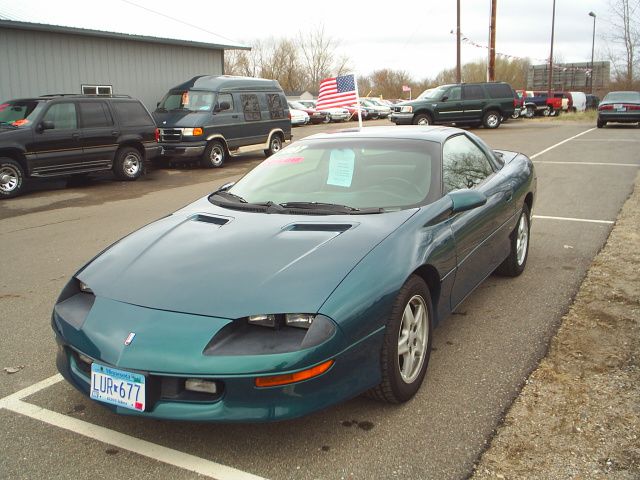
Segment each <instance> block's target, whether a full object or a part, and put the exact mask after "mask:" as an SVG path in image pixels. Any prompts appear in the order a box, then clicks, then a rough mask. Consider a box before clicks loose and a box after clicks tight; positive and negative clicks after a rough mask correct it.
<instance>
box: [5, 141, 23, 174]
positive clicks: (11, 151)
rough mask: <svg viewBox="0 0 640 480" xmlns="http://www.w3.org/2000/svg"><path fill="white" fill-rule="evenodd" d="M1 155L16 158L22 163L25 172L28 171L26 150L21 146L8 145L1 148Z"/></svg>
mask: <svg viewBox="0 0 640 480" xmlns="http://www.w3.org/2000/svg"><path fill="white" fill-rule="evenodd" d="M0 157H6V158H10V159H11V160H15V161H16V162H18V163H19V164H20V166H21V167H22V168H23V170H24V171H25V173H27V172H28V168H27V157H26V156H25V154H24V152H23V151H22V150H20V149H19V148H13V147H7V148H0Z"/></svg>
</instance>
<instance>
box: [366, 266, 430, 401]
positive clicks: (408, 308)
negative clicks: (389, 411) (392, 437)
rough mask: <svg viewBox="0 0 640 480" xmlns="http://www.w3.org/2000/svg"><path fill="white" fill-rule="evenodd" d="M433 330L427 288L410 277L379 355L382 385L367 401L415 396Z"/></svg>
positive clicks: (392, 315)
mask: <svg viewBox="0 0 640 480" xmlns="http://www.w3.org/2000/svg"><path fill="white" fill-rule="evenodd" d="M432 328H433V306H432V304H431V295H430V293H429V287H427V284H426V283H425V282H424V280H423V279H422V278H420V277H418V276H417V275H412V276H411V277H409V279H408V280H407V281H406V282H405V284H404V285H403V286H402V288H401V289H400V292H399V293H398V296H397V297H396V300H395V302H394V304H393V308H392V310H391V316H390V317H389V321H388V322H387V326H386V333H385V336H384V343H383V345H382V350H381V353H380V362H381V365H380V366H381V373H382V382H380V384H379V385H378V386H377V387H375V388H373V389H371V390H369V392H367V394H368V395H369V396H370V397H372V398H375V399H377V400H381V401H385V402H388V403H403V402H406V401H408V400H409V399H411V398H412V397H413V396H414V395H415V394H416V392H417V391H418V389H419V388H420V385H422V381H423V379H424V376H425V374H426V372H427V365H428V363H429V357H430V355H431V332H432Z"/></svg>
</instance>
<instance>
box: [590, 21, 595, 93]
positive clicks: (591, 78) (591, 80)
mask: <svg viewBox="0 0 640 480" xmlns="http://www.w3.org/2000/svg"><path fill="white" fill-rule="evenodd" d="M589 16H590V17H593V39H592V40H591V75H589V93H593V74H594V71H593V49H594V47H595V46H596V14H595V13H593V12H589Z"/></svg>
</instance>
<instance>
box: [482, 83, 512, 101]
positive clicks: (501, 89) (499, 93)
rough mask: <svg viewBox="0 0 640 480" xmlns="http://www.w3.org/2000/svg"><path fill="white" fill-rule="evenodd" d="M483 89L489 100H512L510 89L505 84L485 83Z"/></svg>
mask: <svg viewBox="0 0 640 480" xmlns="http://www.w3.org/2000/svg"><path fill="white" fill-rule="evenodd" d="M484 88H486V89H487V94H488V95H489V97H490V98H513V92H512V91H511V87H510V86H509V85H507V84H506V83H486V84H485V85H484Z"/></svg>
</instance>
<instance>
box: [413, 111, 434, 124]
mask: <svg viewBox="0 0 640 480" xmlns="http://www.w3.org/2000/svg"><path fill="white" fill-rule="evenodd" d="M431 123H432V122H431V117H429V115H427V114H426V113H420V114H418V115H416V116H415V117H413V124H414V125H431Z"/></svg>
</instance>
